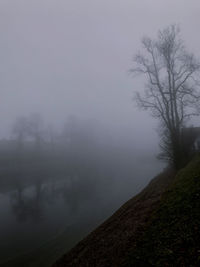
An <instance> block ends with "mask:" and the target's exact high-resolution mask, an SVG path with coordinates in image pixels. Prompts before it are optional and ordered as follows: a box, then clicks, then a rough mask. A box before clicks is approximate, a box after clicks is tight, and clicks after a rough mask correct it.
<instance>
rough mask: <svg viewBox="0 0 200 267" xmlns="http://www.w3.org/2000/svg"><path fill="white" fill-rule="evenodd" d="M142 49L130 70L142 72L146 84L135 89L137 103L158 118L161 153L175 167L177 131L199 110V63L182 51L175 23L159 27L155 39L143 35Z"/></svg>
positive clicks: (178, 143) (180, 158)
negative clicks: (161, 28) (137, 90)
mask: <svg viewBox="0 0 200 267" xmlns="http://www.w3.org/2000/svg"><path fill="white" fill-rule="evenodd" d="M142 44H143V48H144V51H145V52H144V53H143V54H141V53H138V54H137V55H136V56H135V58H134V63H135V66H134V67H133V69H131V72H132V73H135V74H143V75H144V76H145V77H146V80H147V84H146V88H145V91H144V92H143V93H139V92H137V93H136V97H135V99H136V101H137V103H138V105H139V106H140V107H141V108H143V109H145V110H150V112H151V115H152V116H153V117H155V118H158V119H159V121H160V135H161V142H160V147H161V154H160V158H162V159H165V160H168V161H169V162H170V163H172V164H173V165H174V167H175V168H177V169H178V168H180V167H181V165H182V163H183V154H182V143H181V131H182V129H183V127H184V126H185V124H186V122H187V120H188V119H189V118H191V117H192V116H195V115H198V114H199V106H198V104H199V100H200V94H199V92H198V90H197V89H198V87H199V80H198V78H197V74H198V73H199V71H200V63H199V61H198V60H197V59H196V58H195V56H194V55H193V54H191V53H189V52H187V51H186V49H185V46H184V42H183V41H182V39H181V38H180V30H179V28H178V27H177V26H176V25H172V26H169V27H167V28H165V29H164V30H162V31H159V33H158V36H157V39H156V40H152V39H150V38H147V37H145V38H143V40H142Z"/></svg>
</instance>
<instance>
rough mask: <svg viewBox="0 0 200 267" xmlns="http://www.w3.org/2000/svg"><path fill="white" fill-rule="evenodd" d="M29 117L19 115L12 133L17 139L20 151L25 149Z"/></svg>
mask: <svg viewBox="0 0 200 267" xmlns="http://www.w3.org/2000/svg"><path fill="white" fill-rule="evenodd" d="M28 128H29V126H28V119H27V118H26V117H19V118H17V119H16V121H15V123H14V125H13V129H12V133H13V135H14V136H15V138H16V140H17V146H18V149H19V151H21V150H22V149H23V146H24V141H25V139H26V137H27V135H28Z"/></svg>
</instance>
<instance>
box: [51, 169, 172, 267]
mask: <svg viewBox="0 0 200 267" xmlns="http://www.w3.org/2000/svg"><path fill="white" fill-rule="evenodd" d="M173 177H174V173H173V172H172V171H169V170H168V171H165V172H163V173H162V174H160V175H158V176H157V177H155V178H154V179H153V180H152V181H151V182H150V184H149V185H148V186H147V187H146V188H145V189H144V190H143V191H142V192H141V193H140V194H138V195H137V196H136V197H134V198H132V199H130V200H129V201H128V202H126V203H125V204H124V205H123V206H122V207H121V208H120V209H119V210H118V211H117V212H116V213H115V214H113V215H112V216H111V217H110V218H109V219H108V220H107V221H105V222H104V223H103V224H102V225H100V226H99V227H98V228H97V229H96V230H94V231H93V232H92V233H91V234H89V235H88V236H87V237H86V238H85V239H84V240H82V241H81V242H79V243H78V244H77V245H76V246H75V247H74V248H73V249H72V250H71V251H70V252H69V253H67V254H65V255H64V256H63V257H62V258H61V259H60V260H58V261H57V262H56V263H55V264H54V265H53V266H54V267H60V266H67V267H68V266H73V267H76V266H77V267H85V266H89V267H106V266H120V265H122V264H123V263H127V264H129V262H127V261H126V258H128V259H129V254H130V249H132V248H133V247H134V246H136V241H137V240H138V239H139V237H140V236H141V235H142V234H143V233H144V232H145V229H146V227H147V225H148V224H149V222H150V221H151V217H152V216H151V215H152V213H153V211H155V209H156V208H157V207H158V206H159V203H160V201H161V196H162V195H163V192H164V191H165V190H166V188H167V187H168V186H169V184H171V182H172V180H173Z"/></svg>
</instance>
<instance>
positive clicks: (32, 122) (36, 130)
mask: <svg viewBox="0 0 200 267" xmlns="http://www.w3.org/2000/svg"><path fill="white" fill-rule="evenodd" d="M28 124H29V129H28V131H29V135H30V136H31V137H32V138H33V139H34V140H35V147H36V148H37V149H40V148H41V143H42V138H43V131H44V122H43V119H42V117H41V115H40V114H39V113H33V114H31V115H30V116H29V118H28Z"/></svg>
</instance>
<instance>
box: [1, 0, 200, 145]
mask: <svg viewBox="0 0 200 267" xmlns="http://www.w3.org/2000/svg"><path fill="white" fill-rule="evenodd" d="M199 14H200V2H199V1H198V0H190V1H189V0H165V1H164V0H137V1H136V0H0V36H1V38H0V94H1V97H0V99H1V103H0V122H1V127H0V135H1V136H4V135H5V134H6V133H7V131H8V130H7V129H8V128H9V126H10V125H11V123H12V122H13V120H14V119H15V118H16V116H20V115H27V114H29V113H31V112H36V111H37V112H40V113H41V114H42V115H43V117H44V119H45V120H47V121H49V122H50V121H52V122H53V123H54V124H56V125H60V124H62V122H63V121H64V120H65V119H66V118H67V116H69V115H70V114H76V115H79V116H80V117H83V118H84V117H89V118H95V119H98V120H101V121H103V123H105V125H106V127H108V129H109V130H111V131H112V129H113V130H114V131H116V130H119V129H120V131H121V132H122V134H123V132H126V134H127V133H128V134H129V135H130V136H134V138H135V140H136V142H137V140H140V141H141V142H144V143H145V142H147V141H148V142H149V140H152V143H153V144H154V143H155V142H156V133H155V128H156V123H155V122H154V121H153V120H152V119H151V118H150V117H148V114H146V113H143V112H141V111H138V110H137V108H136V107H134V103H133V102H132V96H133V92H134V90H136V89H140V88H142V84H141V80H140V79H133V78H131V76H130V75H128V70H129V69H130V68H131V59H132V57H133V55H134V54H135V53H137V51H138V50H139V49H140V40H141V38H142V37H143V36H144V35H148V36H150V37H154V36H156V33H157V31H158V30H159V29H162V28H163V27H165V26H168V25H169V24H172V23H177V24H179V25H180V27H181V31H182V37H183V39H184V40H185V41H186V44H187V47H188V48H189V49H190V50H192V51H193V52H194V53H195V54H196V55H200V51H199V48H200V35H199V25H200V16H199ZM147 136H148V138H147Z"/></svg>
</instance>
